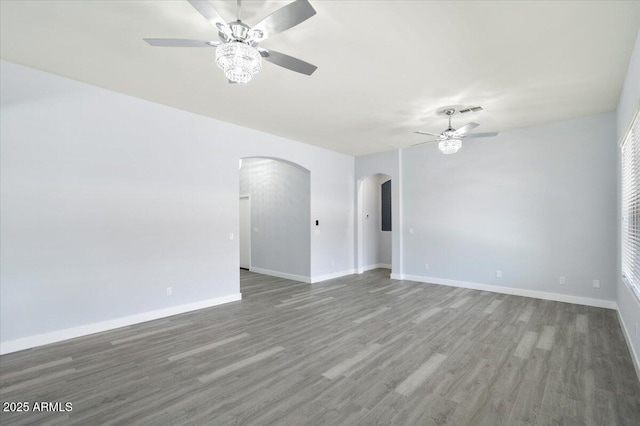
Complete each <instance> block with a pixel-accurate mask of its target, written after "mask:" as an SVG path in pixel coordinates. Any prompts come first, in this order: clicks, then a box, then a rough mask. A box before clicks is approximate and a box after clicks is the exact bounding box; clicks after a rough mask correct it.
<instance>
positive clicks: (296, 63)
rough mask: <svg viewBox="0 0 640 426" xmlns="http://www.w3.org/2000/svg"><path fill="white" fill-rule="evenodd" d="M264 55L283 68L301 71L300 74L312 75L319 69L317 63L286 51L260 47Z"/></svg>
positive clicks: (266, 58)
mask: <svg viewBox="0 0 640 426" xmlns="http://www.w3.org/2000/svg"><path fill="white" fill-rule="evenodd" d="M258 50H259V51H260V55H262V57H263V58H264V59H265V60H267V61H269V62H271V63H272V64H276V65H279V66H281V67H283V68H287V69H290V70H291V71H295V72H299V73H300V74H305V75H311V74H313V72H314V71H315V70H317V69H318V67H316V66H315V65H311V64H310V63H308V62H305V61H303V60H300V59H298V58H294V57H293V56H289V55H285V54H284V53H280V52H276V51H275V50H267V49H261V48H260V49H258Z"/></svg>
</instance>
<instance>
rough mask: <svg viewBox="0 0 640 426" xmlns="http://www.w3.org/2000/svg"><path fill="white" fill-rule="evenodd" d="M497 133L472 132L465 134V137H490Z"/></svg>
mask: <svg viewBox="0 0 640 426" xmlns="http://www.w3.org/2000/svg"><path fill="white" fill-rule="evenodd" d="M497 135H498V132H486V133H474V134H472V135H466V136H465V138H490V137H492V136H497Z"/></svg>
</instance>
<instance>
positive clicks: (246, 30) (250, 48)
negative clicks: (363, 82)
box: [144, 0, 317, 83]
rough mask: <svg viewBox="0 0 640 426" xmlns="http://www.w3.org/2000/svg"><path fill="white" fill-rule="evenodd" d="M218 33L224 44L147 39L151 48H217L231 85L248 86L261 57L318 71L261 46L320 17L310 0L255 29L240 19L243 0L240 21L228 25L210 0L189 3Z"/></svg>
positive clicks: (276, 14) (294, 68) (218, 60)
mask: <svg viewBox="0 0 640 426" xmlns="http://www.w3.org/2000/svg"><path fill="white" fill-rule="evenodd" d="M187 1H188V2H189V3H191V5H192V6H193V7H194V8H195V9H196V10H197V11H198V12H200V14H201V15H202V16H204V17H205V18H206V19H207V20H208V21H209V22H210V23H211V24H212V25H214V26H215V27H216V29H217V30H218V36H219V38H220V41H200V40H187V39H173V38H145V39H144V41H146V42H147V43H149V44H150V45H151V46H160V47H215V48H216V63H217V64H218V66H219V67H220V68H222V70H223V71H224V74H225V76H226V77H227V78H228V79H229V83H248V82H249V81H250V80H251V78H253V76H254V75H255V74H257V73H258V72H259V71H260V70H261V69H262V61H261V58H264V59H265V60H266V61H269V62H271V63H273V64H276V65H279V66H281V67H283V68H287V69H289V70H292V71H295V72H299V73H301V74H306V75H311V74H313V72H314V71H315V70H316V69H317V67H316V66H315V65H311V64H309V63H307V62H304V61H302V60H300V59H297V58H294V57H292V56H289V55H285V54H284V53H280V52H276V51H275V50H267V49H264V48H262V47H258V43H260V42H262V41H264V40H266V39H267V38H268V37H271V36H273V35H276V34H279V33H281V32H283V31H286V30H288V29H289V28H291V27H294V26H296V25H298V24H299V23H301V22H303V21H306V20H307V19H309V18H311V17H312V16H313V15H315V14H316V11H315V9H314V8H313V7H312V6H311V4H309V2H308V1H307V0H296V1H294V2H293V3H289V4H288V5H286V6H283V7H281V8H280V9H278V10H276V11H275V12H273V13H272V14H271V15H269V16H267V17H266V18H264V19H263V20H262V21H260V22H258V23H257V24H256V25H254V26H253V27H250V26H249V25H247V24H245V23H244V22H242V20H241V19H240V11H241V6H242V3H241V0H237V12H238V13H237V18H238V19H237V20H235V21H232V22H229V23H227V22H225V21H224V20H223V19H222V17H221V16H220V15H219V14H218V12H216V10H215V9H214V8H213V6H211V4H210V3H209V2H208V1H207V0H187Z"/></svg>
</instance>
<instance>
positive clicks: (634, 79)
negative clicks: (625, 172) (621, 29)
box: [612, 31, 640, 377]
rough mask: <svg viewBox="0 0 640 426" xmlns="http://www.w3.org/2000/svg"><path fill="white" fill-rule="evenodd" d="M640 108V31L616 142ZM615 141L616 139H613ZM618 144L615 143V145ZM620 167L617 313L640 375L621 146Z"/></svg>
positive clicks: (638, 308)
mask: <svg viewBox="0 0 640 426" xmlns="http://www.w3.org/2000/svg"><path fill="white" fill-rule="evenodd" d="M638 110H640V31H639V32H638V37H637V39H636V44H635V47H634V49H633V53H632V55H631V60H630V62H629V69H628V71H627V77H626V79H625V82H624V86H623V88H622V93H621V94H620V102H619V103H618V110H617V111H616V114H617V135H618V137H617V139H616V140H617V142H618V144H619V143H620V142H622V138H623V137H624V136H625V134H626V132H627V129H628V128H629V126H630V125H631V121H632V120H633V116H634V114H635V113H636V112H637V111H638ZM612 144H613V143H612ZM618 144H615V145H616V147H617V146H618ZM617 151H618V164H617V165H618V169H617V174H616V176H617V184H618V200H617V201H618V202H617V206H618V211H617V213H618V214H617V224H618V227H617V235H618V240H617V259H616V279H617V302H618V313H619V315H620V318H621V320H622V326H623V329H624V331H625V334H626V337H627V341H628V342H629V346H630V349H631V351H632V353H633V358H634V361H635V366H636V372H637V373H638V376H639V377H640V336H639V335H638V333H639V332H640V331H638V332H636V329H638V330H640V302H639V301H638V299H637V297H636V296H635V294H634V293H633V292H632V291H631V289H630V288H629V287H628V286H627V284H625V283H624V282H623V280H622V270H621V264H622V262H621V255H620V247H621V243H620V238H619V237H620V234H621V223H620V219H621V217H622V212H621V210H620V208H621V203H620V184H621V180H620V176H621V174H620V150H619V149H618V150H617Z"/></svg>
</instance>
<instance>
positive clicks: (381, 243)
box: [356, 173, 393, 273]
mask: <svg viewBox="0 0 640 426" xmlns="http://www.w3.org/2000/svg"><path fill="white" fill-rule="evenodd" d="M357 191H358V195H357V204H358V205H357V231H358V233H357V235H358V238H357V259H356V261H357V271H358V273H362V272H365V271H368V270H371V269H377V268H385V269H391V263H392V250H393V249H392V247H393V245H392V232H393V229H392V226H391V222H392V221H391V219H392V218H391V206H392V203H391V202H392V197H393V194H392V192H391V176H389V175H386V174H383V173H378V174H373V175H369V176H367V177H366V178H364V179H361V180H359V181H358V185H357Z"/></svg>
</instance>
